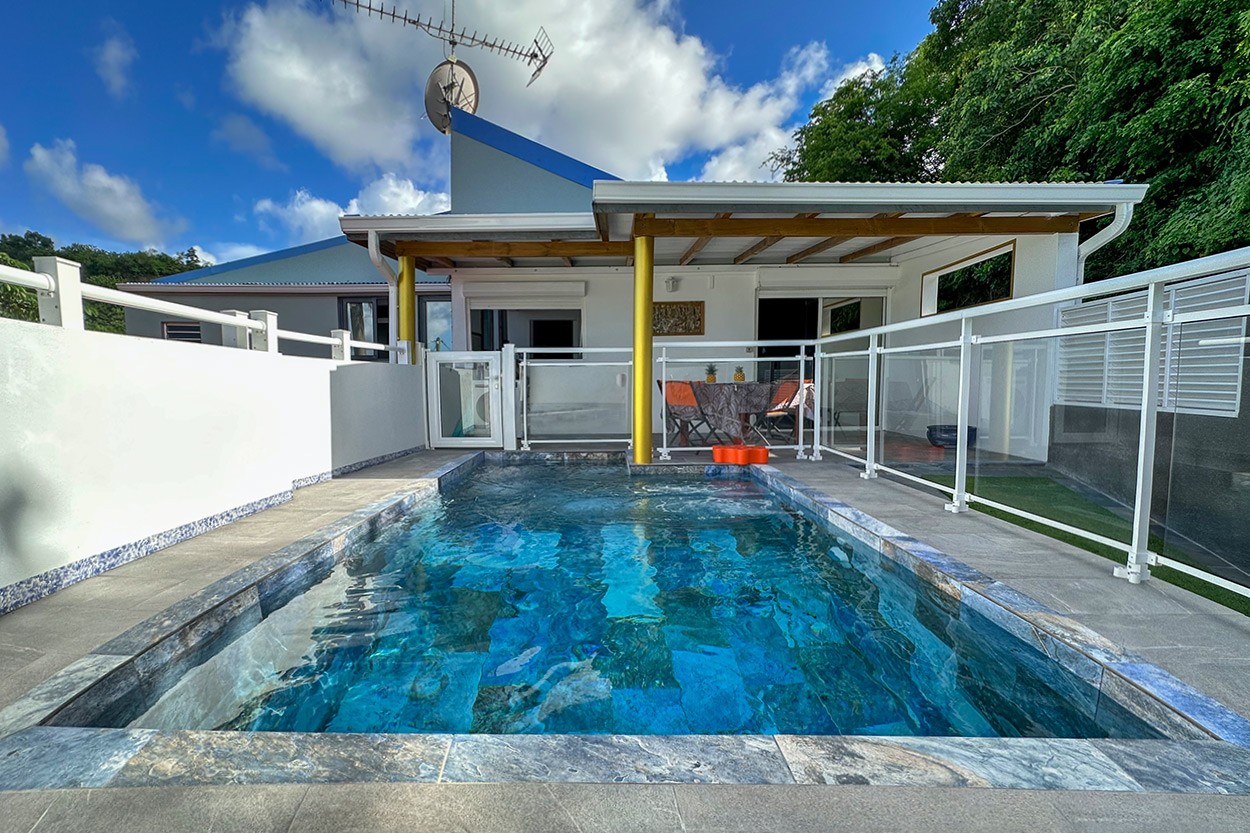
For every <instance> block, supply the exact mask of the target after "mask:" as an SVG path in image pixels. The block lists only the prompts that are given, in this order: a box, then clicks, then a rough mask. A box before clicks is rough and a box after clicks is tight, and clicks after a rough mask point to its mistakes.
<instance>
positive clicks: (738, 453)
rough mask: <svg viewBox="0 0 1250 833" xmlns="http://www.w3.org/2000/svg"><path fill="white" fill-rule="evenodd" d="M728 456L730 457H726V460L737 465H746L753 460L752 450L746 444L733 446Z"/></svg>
mask: <svg viewBox="0 0 1250 833" xmlns="http://www.w3.org/2000/svg"><path fill="white" fill-rule="evenodd" d="M726 457H727V458H728V459H726V461H725V462H727V463H731V464H732V465H735V466H745V465H746V464H747V463H749V462H751V460H750V451H749V450H748V449H747V447H746V446H745V445H735V446H732V447H731V448H730V449H729V453H728V454H727V455H726Z"/></svg>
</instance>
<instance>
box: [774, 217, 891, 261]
mask: <svg viewBox="0 0 1250 833" xmlns="http://www.w3.org/2000/svg"><path fill="white" fill-rule="evenodd" d="M902 216H903V215H902V214H901V213H894V214H877V215H875V216H874V218H873V219H876V220H892V219H894V218H895V217H902ZM854 239H855V237H854V236H850V237H847V236H840V237H827V238H825V239H824V240H821V241H820V242H819V243H816V244H814V245H811V246H808V247H807V248H806V249H804V250H803V251H801V252H795V253H794V254H792V255H790V256H789V257H787V258H786V263H788V264H795V263H802V262H803V261H805V260H807V259H808V258H809V257H812V256H814V255H818V254H820V253H821V252H823V251H826V250H828V249H832V248H833V247H834V246H838V245H841V244H843V243H846V242H848V241H851V240H854Z"/></svg>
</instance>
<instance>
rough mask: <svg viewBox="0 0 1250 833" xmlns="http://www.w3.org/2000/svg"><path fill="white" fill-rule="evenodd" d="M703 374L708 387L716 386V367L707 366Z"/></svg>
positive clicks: (712, 365)
mask: <svg viewBox="0 0 1250 833" xmlns="http://www.w3.org/2000/svg"><path fill="white" fill-rule="evenodd" d="M703 372H704V373H706V374H707V383H708V384H709V385H714V384H716V365H714V364H709V365H708V366H707V367H705V368H704V369H703Z"/></svg>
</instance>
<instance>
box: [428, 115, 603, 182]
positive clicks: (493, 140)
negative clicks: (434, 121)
mask: <svg viewBox="0 0 1250 833" xmlns="http://www.w3.org/2000/svg"><path fill="white" fill-rule="evenodd" d="M451 129H452V132H453V133H459V134H460V135H461V136H467V137H468V138H470V139H473V140H475V141H478V142H481V143H482V144H484V145H489V146H490V147H493V148H494V149H495V150H498V151H501V152H503V153H506V154H508V155H509V156H514V157H516V158H517V159H520V160H521V161H522V162H528V163H529V164H531V165H534V166H535V167H538V168H542V169H543V170H544V171H547V172H549V173H553V174H555V175H556V176H559V177H563V178H564V179H567V180H569V181H570V182H575V183H577V184H578V185H581V186H584V187H586V188H590V187H591V186H592V185H593V184H594V181H595V180H596V179H612V180H619V179H620V177H619V176H613V175H612V174H610V173H608V172H607V171H601V170H599V169H598V168H595V167H593V166H591V165H587V164H586V163H585V162H582V161H580V160H577V159H574V158H573V157H571V156H566V155H565V154H563V153H560V152H559V151H558V150H552V149H551V148H549V147H547V146H546V145H540V144H539V143H538V142H535V141H533V140H532V139H527V138H525V137H524V136H520V135H518V134H516V133H513V132H512V131H511V130H507V129H505V128H502V127H500V126H499V125H497V124H495V123H493V122H489V121H487V120H486V119H483V118H481V117H480V116H475V115H473V114H472V113H467V112H465V111H464V110H459V109H457V108H455V107H453V108H452V109H451Z"/></svg>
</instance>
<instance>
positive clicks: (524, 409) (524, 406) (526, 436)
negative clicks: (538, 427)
mask: <svg viewBox="0 0 1250 833" xmlns="http://www.w3.org/2000/svg"><path fill="white" fill-rule="evenodd" d="M521 449H522V450H523V451H529V450H530V354H529V353H522V354H521Z"/></svg>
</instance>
